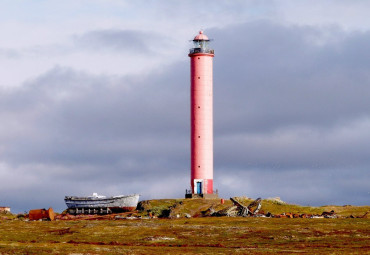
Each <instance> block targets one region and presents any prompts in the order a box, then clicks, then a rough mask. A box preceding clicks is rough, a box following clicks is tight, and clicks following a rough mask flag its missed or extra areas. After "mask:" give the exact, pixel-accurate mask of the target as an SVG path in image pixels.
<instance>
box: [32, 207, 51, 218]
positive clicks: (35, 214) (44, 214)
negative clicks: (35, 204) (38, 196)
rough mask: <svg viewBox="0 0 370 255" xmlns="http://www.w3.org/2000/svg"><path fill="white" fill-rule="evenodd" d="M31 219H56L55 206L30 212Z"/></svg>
mask: <svg viewBox="0 0 370 255" xmlns="http://www.w3.org/2000/svg"><path fill="white" fill-rule="evenodd" d="M28 218H29V219H30V220H54V219H55V214H54V210H53V208H49V209H48V210H46V209H34V210H30V211H29V213H28Z"/></svg>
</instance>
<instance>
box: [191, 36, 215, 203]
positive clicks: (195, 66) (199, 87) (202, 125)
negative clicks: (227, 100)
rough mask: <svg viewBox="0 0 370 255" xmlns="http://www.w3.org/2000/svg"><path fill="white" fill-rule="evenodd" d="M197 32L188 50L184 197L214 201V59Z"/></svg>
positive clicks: (206, 44) (207, 43)
mask: <svg viewBox="0 0 370 255" xmlns="http://www.w3.org/2000/svg"><path fill="white" fill-rule="evenodd" d="M209 42H210V40H209V39H208V37H207V36H206V35H205V34H204V33H203V31H200V32H199V34H198V35H197V36H195V37H194V39H193V48H191V49H190V52H189V57H190V95H191V96H190V97H191V99H190V100H191V102H190V112H191V114H190V115H191V120H190V122H191V124H190V125H191V142H190V143H191V178H190V185H191V190H189V191H188V190H187V192H186V195H185V197H187V198H194V197H202V198H216V197H217V194H215V193H214V192H213V57H214V50H213V49H211V48H210V46H209Z"/></svg>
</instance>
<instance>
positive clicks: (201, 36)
mask: <svg viewBox="0 0 370 255" xmlns="http://www.w3.org/2000/svg"><path fill="white" fill-rule="evenodd" d="M193 41H209V39H208V36H206V35H205V34H203V31H202V30H200V31H199V34H198V35H197V36H196V37H194V40H193Z"/></svg>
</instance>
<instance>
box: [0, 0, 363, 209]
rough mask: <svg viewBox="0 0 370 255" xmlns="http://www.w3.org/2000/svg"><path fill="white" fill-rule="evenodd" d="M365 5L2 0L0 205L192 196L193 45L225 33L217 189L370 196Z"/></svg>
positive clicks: (220, 41) (288, 197) (337, 199)
mask: <svg viewBox="0 0 370 255" xmlns="http://www.w3.org/2000/svg"><path fill="white" fill-rule="evenodd" d="M369 9H370V2H369V1H361V0H335V1H334V0H320V1H319V0H311V1H305V0H302V1H294V0H286V1H268V0H258V1H257V0H255V1H253V0H249V1H245V0H235V1H229V0H227V1H226V0H216V1H211V0H208V1H205V0H203V1H202V0H188V1H180V0H174V1H164V0H156V1H150V0H147V1H142V0H138V1H125V0H104V1H103V0H88V1H87V0H65V1H56V0H48V1H45V0H27V1H26V0H19V1H13V0H2V1H1V2H0V35H1V36H0V74H1V75H0V121H1V124H0V206H10V207H11V208H12V211H13V212H24V211H28V210H30V209H36V208H48V207H53V208H54V210H56V211H59V212H60V211H62V210H64V209H65V208H66V206H65V204H64V196H66V195H81V196H83V195H91V194H92V193H93V192H97V193H99V194H104V195H107V196H109V195H119V194H132V193H139V194H140V195H141V199H156V198H182V197H184V194H185V189H188V188H189V186H190V64H189V57H188V56H187V54H188V50H189V48H191V42H190V41H191V40H192V39H193V38H194V36H195V35H196V34H197V33H198V31H199V30H201V29H202V30H204V33H205V34H207V35H208V37H210V38H212V39H213V41H212V44H211V45H212V48H214V50H215V58H214V84H213V86H214V188H215V189H218V191H219V195H220V196H221V197H224V198H229V197H234V196H247V197H251V198H257V197H262V198H269V197H280V198H281V199H282V200H283V201H286V202H288V203H297V204H301V205H315V206H319V205H328V204H336V205H346V204H352V205H369V204H370V184H369V183H370V171H369V169H370V155H369V152H370V132H369V130H370V100H369V95H370V72H369V70H370V19H369V18H368V10H369Z"/></svg>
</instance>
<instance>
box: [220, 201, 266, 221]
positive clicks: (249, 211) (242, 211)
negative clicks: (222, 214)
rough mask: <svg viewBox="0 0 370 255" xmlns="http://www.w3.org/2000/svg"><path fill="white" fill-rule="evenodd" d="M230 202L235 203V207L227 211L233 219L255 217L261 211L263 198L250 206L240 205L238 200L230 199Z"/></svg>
mask: <svg viewBox="0 0 370 255" xmlns="http://www.w3.org/2000/svg"><path fill="white" fill-rule="evenodd" d="M230 200H231V201H232V202H233V203H234V206H233V207H231V208H230V209H229V210H227V212H226V215H227V216H230V217H233V216H242V217H247V216H254V215H257V213H258V212H259V210H260V209H261V206H262V204H261V198H257V199H256V200H254V201H253V202H252V203H250V204H249V205H248V206H245V205H243V204H242V203H240V202H239V201H238V200H236V198H232V197H231V198H230Z"/></svg>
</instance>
